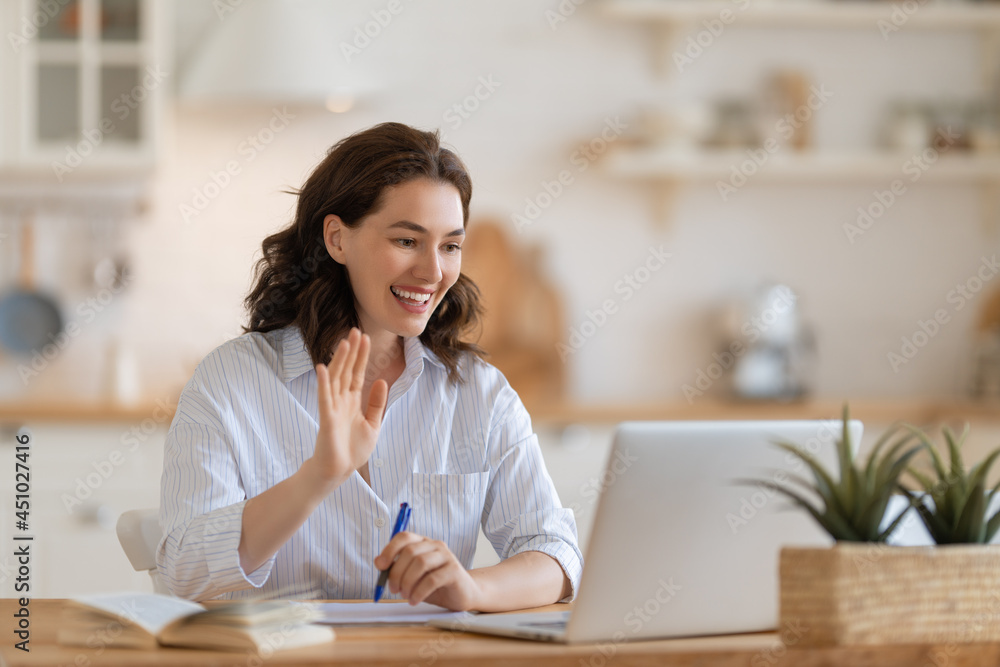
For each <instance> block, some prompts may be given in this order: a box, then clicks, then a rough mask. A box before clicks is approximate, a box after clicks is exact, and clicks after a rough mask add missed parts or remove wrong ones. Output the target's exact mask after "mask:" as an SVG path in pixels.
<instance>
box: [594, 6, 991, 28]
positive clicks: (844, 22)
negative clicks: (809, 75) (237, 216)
mask: <svg viewBox="0 0 1000 667" xmlns="http://www.w3.org/2000/svg"><path fill="white" fill-rule="evenodd" d="M896 4H897V3H888V2H857V1H855V2H831V1H827V0H815V1H805V0H803V1H799V2H792V1H785V2H779V1H777V0H774V1H767V0H762V1H760V2H751V3H745V4H743V8H741V5H740V4H737V3H734V2H731V1H730V2H716V1H714V0H708V1H705V2H699V1H688V0H670V1H666V0H608V1H606V2H604V3H603V5H602V11H603V12H604V13H605V15H607V16H609V17H612V18H616V19H620V20H631V21H643V22H648V21H657V22H660V23H663V24H667V25H670V24H675V25H678V26H684V25H687V24H696V25H697V24H700V23H701V22H702V21H705V20H712V19H718V18H719V17H720V16H721V15H722V13H723V12H724V11H728V12H730V13H731V14H732V16H733V17H734V19H733V20H732V22H731V23H732V25H754V26H762V27H772V26H773V27H783V26H788V27H814V28H853V29H868V30H873V31H875V32H878V31H879V30H880V28H879V22H880V21H889V22H890V24H891V23H892V19H893V11H894V7H895V5H896ZM896 11H900V10H898V9H897V10H896ZM904 16H906V17H907V18H906V22H905V23H904V24H903V27H905V28H921V29H937V30H940V29H949V28H957V29H975V30H983V31H995V30H1000V6H995V5H992V4H989V5H987V4H984V3H974V2H966V3H934V2H930V3H927V4H921V5H920V7H919V9H917V10H916V11H914V12H912V13H910V14H904Z"/></svg>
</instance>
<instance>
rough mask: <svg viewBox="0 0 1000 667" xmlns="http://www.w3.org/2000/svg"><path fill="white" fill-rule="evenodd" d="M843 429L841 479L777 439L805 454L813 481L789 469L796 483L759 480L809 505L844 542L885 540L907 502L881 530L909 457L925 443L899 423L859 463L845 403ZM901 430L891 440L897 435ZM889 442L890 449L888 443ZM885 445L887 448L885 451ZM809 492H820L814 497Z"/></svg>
mask: <svg viewBox="0 0 1000 667" xmlns="http://www.w3.org/2000/svg"><path fill="white" fill-rule="evenodd" d="M843 419H844V424H843V434H842V436H841V438H840V440H838V441H837V461H838V467H839V469H840V474H839V479H836V480H835V479H834V478H833V475H832V474H831V473H830V472H828V471H827V470H826V469H825V468H824V467H823V464H822V463H820V462H819V461H818V460H817V459H816V458H815V457H814V456H813V455H812V454H810V453H809V452H807V451H805V450H803V449H802V448H801V447H799V446H797V445H795V444H793V443H789V442H776V443H774V444H775V445H777V446H778V447H780V448H782V449H784V450H785V451H787V452H789V453H790V454H792V455H793V456H795V457H796V458H798V459H799V460H801V461H802V462H803V463H804V464H805V465H806V466H807V467H808V468H809V470H810V471H811V472H812V475H813V481H812V482H810V481H809V480H807V479H805V478H803V477H801V476H798V475H794V474H789V475H788V479H789V481H790V482H791V483H792V484H794V485H795V487H801V490H800V488H793V486H792V485H791V484H778V483H776V482H774V481H770V480H757V481H756V482H755V483H757V484H763V485H764V486H765V487H766V488H770V489H773V490H774V491H777V492H778V493H780V494H782V495H784V496H785V497H787V498H788V499H790V500H791V501H792V502H793V503H794V504H795V505H798V506H799V507H801V508H802V509H804V510H806V511H807V512H808V513H809V514H810V515H811V516H812V517H813V518H814V519H815V520H816V522H817V523H819V525H820V526H822V527H823V528H824V529H825V530H826V531H827V532H828V533H829V534H830V535H831V536H832V537H833V538H834V539H835V540H838V541H844V542H884V541H885V539H886V538H887V537H888V536H889V534H890V533H892V531H893V530H894V529H895V528H896V526H897V525H899V522H900V521H901V520H902V518H903V516H904V515H905V514H906V511H907V510H908V509H909V508H908V507H907V508H906V509H904V510H903V511H901V512H900V513H899V515H898V516H896V517H895V518H894V519H893V520H892V522H891V523H890V524H889V525H888V526H887V527H886V528H885V529H884V530H880V526H881V525H882V523H883V519H884V517H885V513H886V509H887V508H888V505H889V500H890V498H891V497H892V495H893V493H894V492H896V491H899V490H901V488H900V484H899V478H900V476H901V475H902V474H903V473H904V472H906V470H907V465H908V464H909V462H910V460H911V459H912V458H913V457H914V456H915V455H916V454H917V452H919V451H920V450H921V449H922V445H921V444H913V445H912V446H910V447H909V448H907V447H908V445H910V443H912V442H913V440H914V438H916V437H917V434H915V433H914V432H912V431H905V430H904V429H903V428H902V426H901V425H894V426H893V427H891V428H890V429H889V430H887V431H886V432H885V433H884V434H883V435H882V436H881V437H880V438H879V439H878V441H877V442H876V443H875V445H874V447H873V448H872V451H871V453H870V454H869V456H868V460H867V462H866V463H865V464H864V465H863V466H859V465H856V463H855V459H854V447H853V443H852V442H851V434H850V428H849V425H850V414H849V410H848V407H847V406H846V405H845V406H844V417H843ZM897 435H898V436H899V437H898V438H897V439H896V440H895V441H894V442H892V443H891V444H890V441H892V440H893V437H894V436H897ZM887 445H888V449H885V447H886V446H887ZM883 450H884V452H883ZM805 492H808V494H809V495H812V496H816V497H817V499H818V502H817V500H816V499H813V500H810V498H808V497H807V494H806V493H805Z"/></svg>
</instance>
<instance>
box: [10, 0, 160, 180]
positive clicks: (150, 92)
mask: <svg viewBox="0 0 1000 667" xmlns="http://www.w3.org/2000/svg"><path fill="white" fill-rule="evenodd" d="M0 1H5V0H0ZM155 1H156V0H61V1H58V2H57V1H53V0H22V1H21V6H22V11H23V12H26V13H27V14H26V15H27V16H31V17H33V18H34V20H36V21H38V22H39V23H41V25H39V29H38V34H37V38H36V39H34V40H31V41H30V42H29V47H28V51H29V53H28V54H27V57H26V58H25V60H24V65H23V67H24V69H23V70H22V75H23V76H24V78H25V84H24V85H23V86H22V88H21V90H22V91H23V92H24V93H25V96H24V97H25V98H26V100H27V103H26V104H25V105H24V107H23V108H22V113H23V114H26V115H27V118H26V122H25V127H26V128H27V129H28V130H29V131H28V132H27V133H26V134H25V135H24V136H23V141H22V149H23V151H24V152H25V154H26V155H27V157H28V159H29V161H32V160H33V161H35V162H38V163H42V164H45V163H49V162H51V161H53V160H60V159H61V158H62V157H63V156H66V157H73V158H74V161H76V162H78V163H79V164H86V163H87V162H99V161H104V165H103V166H108V163H109V162H110V163H114V162H115V161H116V160H120V161H121V164H123V165H124V164H126V163H129V164H132V165H134V164H135V163H136V161H137V160H138V161H140V162H141V161H142V159H143V156H144V155H146V156H148V155H149V154H150V150H149V145H150V142H151V137H149V136H148V135H149V134H150V133H151V128H152V123H151V118H152V116H151V114H152V111H151V107H152V105H153V103H154V100H155V99H156V98H157V97H158V95H159V92H158V91H157V90H156V88H157V87H158V86H159V84H160V81H159V80H158V79H157V78H156V77H152V76H149V75H147V71H150V70H152V69H153V66H154V65H156V63H154V61H153V59H154V55H153V54H154V53H155V51H154V48H153V37H152V35H151V34H150V33H151V32H152V29H151V26H152V21H151V16H150V14H151V12H152V11H153V10H152V7H153V5H154V2H155ZM41 19H44V22H43V21H41Z"/></svg>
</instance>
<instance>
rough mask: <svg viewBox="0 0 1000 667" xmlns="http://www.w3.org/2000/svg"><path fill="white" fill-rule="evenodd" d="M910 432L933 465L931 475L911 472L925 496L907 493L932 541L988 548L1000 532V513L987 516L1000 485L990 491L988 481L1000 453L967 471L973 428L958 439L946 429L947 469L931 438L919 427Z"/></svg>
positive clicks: (999, 511)
mask: <svg viewBox="0 0 1000 667" xmlns="http://www.w3.org/2000/svg"><path fill="white" fill-rule="evenodd" d="M909 428H910V429H911V431H912V432H913V433H914V434H915V435H916V436H917V437H918V438H920V440H921V442H922V443H923V446H924V447H925V448H926V449H927V451H928V452H929V453H930V458H931V462H932V463H933V473H931V474H930V475H927V474H924V473H921V472H920V471H917V470H912V469H911V470H910V475H911V476H912V477H913V478H914V479H915V480H917V482H918V483H919V484H920V486H921V487H923V492H922V493H915V492H913V491H910V490H907V491H906V495H907V496H909V498H910V502H911V503H912V504H913V506H914V507H915V508H916V510H917V513H918V514H919V515H920V519H921V520H922V521H923V522H924V525H925V526H927V531H928V532H929V533H930V534H931V537H932V538H933V539H934V541H935V542H936V543H937V544H985V543H987V542H989V541H990V540H992V539H993V536H994V535H996V532H997V529H998V528H1000V510H998V511H997V512H995V513H994V514H993V516H991V517H989V518H987V513H988V511H989V506H990V501H991V500H992V499H993V496H994V495H995V494H996V493H997V490H998V489H1000V483H998V484H997V485H996V486H993V487H992V488H990V489H989V490H987V487H986V484H987V482H986V477H987V474H988V473H989V471H990V467H992V465H993V463H994V462H995V461H996V460H997V457H998V456H1000V449H996V450H994V451H993V452H992V453H991V454H989V455H988V456H987V457H986V458H985V459H984V460H983V461H981V462H980V463H977V464H976V465H974V466H972V467H971V468H969V469H968V470H966V469H965V465H964V464H963V463H962V452H961V449H962V444H963V443H964V442H965V438H966V436H968V434H969V425H968V424H966V425H965V430H963V431H962V434H961V435H960V436H958V437H956V436H955V433H954V432H953V431H952V430H951V429H950V428H948V427H947V426H946V427H944V428H943V429H942V431H943V433H944V439H945V442H946V443H947V445H948V458H949V463H948V466H947V467H945V463H944V460H943V459H942V457H941V454H940V453H939V452H938V451H937V449H936V448H935V446H934V443H933V442H932V441H931V439H930V437H928V436H927V434H926V433H924V432H923V431H921V430H920V429H918V428H916V427H909Z"/></svg>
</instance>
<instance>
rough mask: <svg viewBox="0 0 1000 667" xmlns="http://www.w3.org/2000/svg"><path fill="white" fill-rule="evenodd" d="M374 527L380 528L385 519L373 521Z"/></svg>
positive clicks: (380, 518)
mask: <svg viewBox="0 0 1000 667" xmlns="http://www.w3.org/2000/svg"><path fill="white" fill-rule="evenodd" d="M375 525H376V526H378V527H379V528H381V527H382V526H384V525H385V519H383V518H382V517H379V518H377V519H375Z"/></svg>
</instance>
